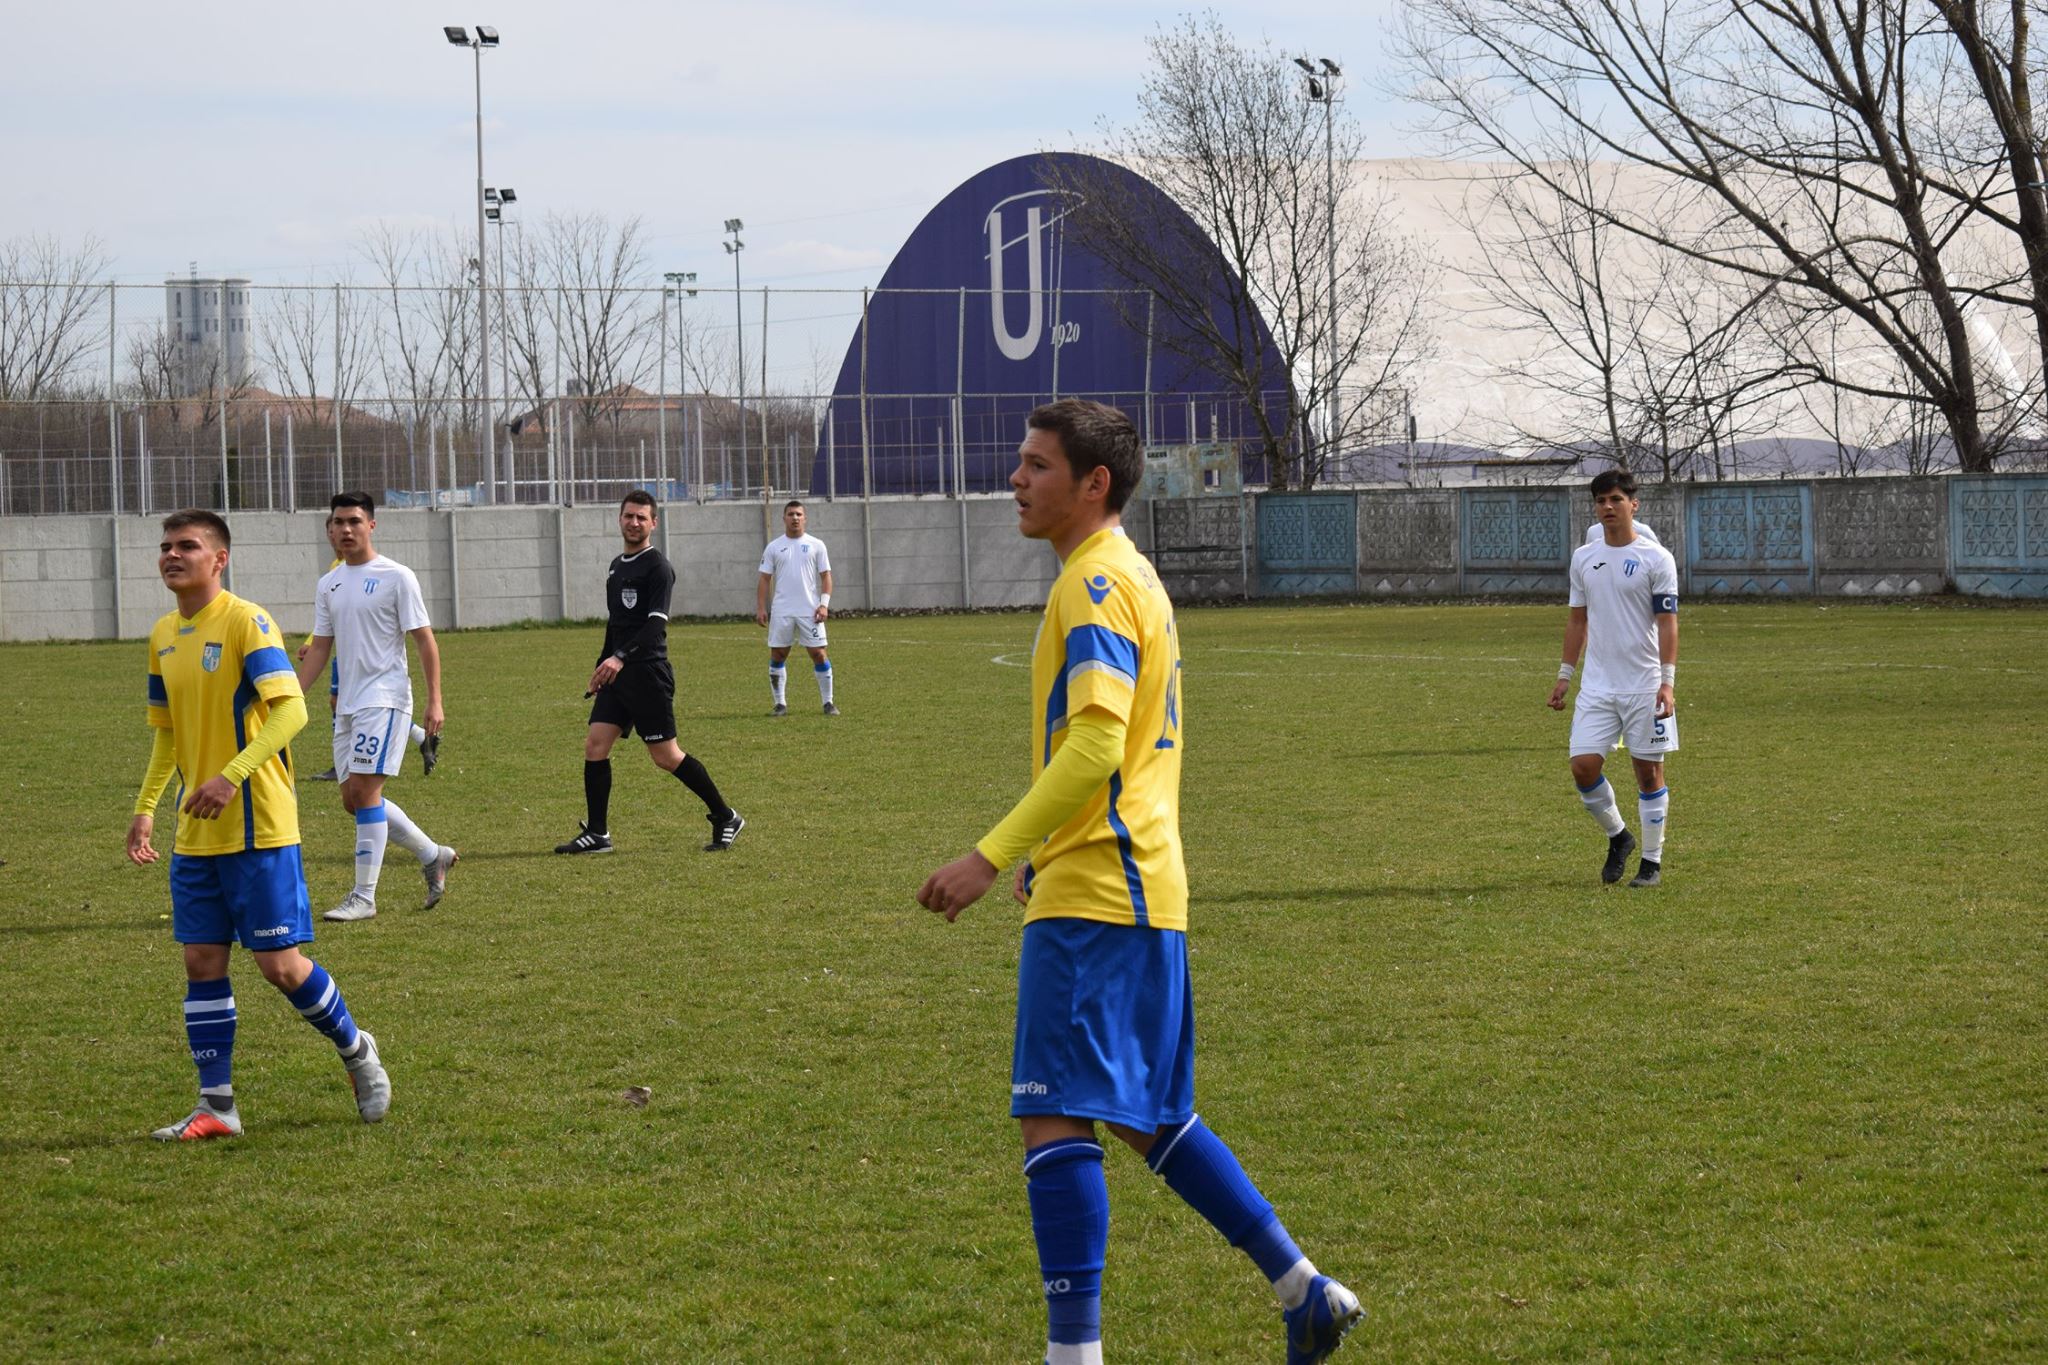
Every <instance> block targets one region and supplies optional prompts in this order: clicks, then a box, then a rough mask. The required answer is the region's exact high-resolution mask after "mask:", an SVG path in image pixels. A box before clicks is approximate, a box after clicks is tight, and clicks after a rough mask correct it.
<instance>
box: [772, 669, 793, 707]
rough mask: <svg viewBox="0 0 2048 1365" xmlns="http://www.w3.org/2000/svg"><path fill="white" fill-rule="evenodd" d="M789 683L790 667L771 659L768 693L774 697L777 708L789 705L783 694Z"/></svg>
mask: <svg viewBox="0 0 2048 1365" xmlns="http://www.w3.org/2000/svg"><path fill="white" fill-rule="evenodd" d="M788 683H789V668H788V666H787V665H784V664H779V663H776V662H775V661H774V660H773V659H770V660H769V661H768V691H769V692H770V693H771V694H772V695H773V696H774V698H775V704H776V705H777V706H784V705H787V702H786V700H785V698H784V696H783V692H784V689H785V688H786V686H787V685H788Z"/></svg>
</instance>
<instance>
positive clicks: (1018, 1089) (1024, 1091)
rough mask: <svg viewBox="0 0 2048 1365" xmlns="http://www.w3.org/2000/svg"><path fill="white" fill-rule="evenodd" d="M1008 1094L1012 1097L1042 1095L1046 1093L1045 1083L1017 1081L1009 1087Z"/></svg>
mask: <svg viewBox="0 0 2048 1365" xmlns="http://www.w3.org/2000/svg"><path fill="white" fill-rule="evenodd" d="M1010 1093H1011V1094H1012V1095H1043V1094H1045V1093H1046V1090H1045V1082H1044V1081H1019V1082H1017V1084H1015V1085H1013V1086H1011V1087H1010Z"/></svg>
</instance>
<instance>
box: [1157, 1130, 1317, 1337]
mask: <svg viewBox="0 0 2048 1365" xmlns="http://www.w3.org/2000/svg"><path fill="white" fill-rule="evenodd" d="M1145 1162H1146V1164H1147V1165H1149V1166H1151V1168H1152V1170H1153V1171H1154V1172H1155V1173H1156V1174H1158V1175H1159V1176H1161V1177H1163V1178H1164V1179H1165V1181H1166V1184H1167V1188H1169V1189H1171V1190H1172V1191H1173V1192H1174V1193H1175V1194H1177V1195H1179V1196H1180V1197H1181V1198H1182V1199H1185V1200H1186V1201H1187V1203H1188V1207H1190V1208H1192V1209H1193V1210H1194V1211H1195V1212H1196V1213H1199V1214H1201V1215H1202V1217H1204V1218H1206V1219H1208V1220H1209V1222H1210V1225H1211V1226H1213V1227H1214V1228H1215V1229H1216V1230H1217V1231H1218V1232H1220V1233H1222V1234H1223V1238H1224V1240H1225V1241H1227V1242H1229V1243H1230V1244H1231V1245H1232V1246H1234V1247H1236V1248H1238V1249H1239V1250H1240V1251H1242V1252H1244V1253H1245V1254H1246V1255H1247V1256H1250V1257H1251V1258H1252V1261H1253V1262H1254V1263H1255V1264H1256V1265H1257V1266H1258V1267H1259V1271H1260V1273H1262V1274H1263V1275H1265V1277H1266V1278H1267V1279H1268V1280H1270V1281H1271V1282H1272V1284H1273V1292H1274V1293H1275V1294H1277V1295H1279V1296H1280V1306H1281V1307H1283V1308H1299V1307H1300V1306H1301V1305H1302V1302H1303V1301H1304V1300H1306V1299H1307V1297H1308V1287H1309V1282H1310V1281H1312V1280H1314V1279H1315V1277H1316V1268H1315V1266H1314V1264H1312V1263H1311V1262H1310V1261H1309V1259H1308V1257H1306V1256H1304V1255H1302V1254H1301V1248H1300V1247H1298V1246H1296V1245H1295V1244H1294V1239H1293V1238H1291V1237H1289V1236H1288V1235H1287V1229H1286V1228H1285V1227H1283V1226H1282V1225H1281V1223H1280V1219H1279V1218H1278V1217H1277V1216H1276V1215H1275V1214H1274V1212H1273V1206H1272V1205H1271V1204H1270V1203H1268V1202H1266V1196H1264V1195H1262V1194H1260V1193H1259V1187H1258V1186H1256V1185H1254V1184H1252V1181H1251V1177H1250V1176H1248V1175H1246V1174H1245V1173H1244V1167H1242V1166H1240V1165H1239V1164H1238V1162H1237V1156H1236V1154H1235V1153H1233V1152H1232V1151H1231V1150H1230V1148H1229V1147H1228V1146H1227V1145H1226V1144H1225V1143H1224V1141H1223V1139H1222V1138H1220V1137H1217V1136H1216V1135H1215V1134H1214V1133H1212V1132H1210V1131H1209V1129H1208V1127H1207V1125H1205V1124H1204V1123H1203V1122H1202V1116H1201V1115H1200V1114H1197V1115H1195V1116H1194V1117H1193V1118H1191V1119H1189V1120H1188V1121H1187V1122H1186V1123H1183V1124H1181V1125H1180V1126H1179V1127H1177V1128H1162V1129H1160V1130H1159V1134H1158V1137H1157V1140H1156V1141H1154V1142H1153V1144H1152V1150H1151V1152H1150V1153H1149V1154H1147V1156H1146V1157H1145Z"/></svg>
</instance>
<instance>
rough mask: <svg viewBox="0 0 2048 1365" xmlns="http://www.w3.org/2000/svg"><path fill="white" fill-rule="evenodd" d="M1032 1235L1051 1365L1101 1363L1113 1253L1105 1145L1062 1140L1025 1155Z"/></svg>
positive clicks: (1049, 1143)
mask: <svg viewBox="0 0 2048 1365" xmlns="http://www.w3.org/2000/svg"><path fill="white" fill-rule="evenodd" d="M1024 1179H1025V1182H1026V1184H1025V1192H1026V1193H1027V1194H1028V1195H1029V1196H1030V1200H1031V1234H1032V1236H1033V1237H1034V1238H1035V1239H1036V1240H1037V1242H1038V1273H1039V1278H1040V1279H1041V1280H1042V1281H1043V1282H1044V1286H1045V1314H1046V1333H1045V1335H1046V1348H1045V1358H1046V1359H1047V1360H1048V1361H1050V1362H1052V1365H1096V1362H1099V1361H1100V1360H1101V1359H1102V1264H1103V1259H1104V1257H1105V1256H1106V1254H1107V1253H1108V1251H1109V1183H1108V1182H1107V1181H1106V1180H1104V1179H1103V1177H1102V1144H1101V1143H1099V1142H1095V1141H1093V1140H1091V1139H1089V1138H1059V1139H1057V1140H1055V1141H1052V1142H1047V1143H1043V1144H1041V1145H1040V1146H1037V1147H1033V1148H1032V1149H1031V1150H1030V1151H1028V1152H1026V1153H1024Z"/></svg>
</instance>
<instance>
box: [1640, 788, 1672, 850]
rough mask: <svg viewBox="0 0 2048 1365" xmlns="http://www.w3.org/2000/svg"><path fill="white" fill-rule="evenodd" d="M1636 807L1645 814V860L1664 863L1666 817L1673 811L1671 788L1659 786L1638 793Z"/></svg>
mask: <svg viewBox="0 0 2048 1365" xmlns="http://www.w3.org/2000/svg"><path fill="white" fill-rule="evenodd" d="M1636 809H1637V810H1638V811H1640V812H1642V816H1643V860H1644V861H1645V862H1652V863H1662V862H1663V861H1664V817H1665V816H1666V815H1668V814H1670V811H1671V788H1669V787H1659V788H1657V790H1655V791H1653V792H1639V793H1638V794H1637V795H1636Z"/></svg>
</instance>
